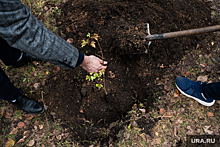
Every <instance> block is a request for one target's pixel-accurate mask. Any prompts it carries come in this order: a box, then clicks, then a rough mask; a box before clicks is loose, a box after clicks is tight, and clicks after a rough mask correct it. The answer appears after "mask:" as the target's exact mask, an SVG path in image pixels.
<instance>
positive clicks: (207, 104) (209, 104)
mask: <svg viewBox="0 0 220 147" xmlns="http://www.w3.org/2000/svg"><path fill="white" fill-rule="evenodd" d="M175 85H176V83H175ZM176 87H177V89H178V90H179V91H180V92H181V93H182V94H184V95H185V96H187V97H190V98H192V99H194V100H196V101H197V102H199V103H200V104H202V105H204V106H212V105H213V104H214V103H215V100H214V101H213V102H211V103H206V102H204V101H202V100H200V99H198V98H196V97H193V96H191V95H188V94H186V93H185V92H183V91H182V90H181V89H180V88H179V87H178V86H177V85H176Z"/></svg>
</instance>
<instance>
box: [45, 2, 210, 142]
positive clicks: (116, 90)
mask: <svg viewBox="0 0 220 147" xmlns="http://www.w3.org/2000/svg"><path fill="white" fill-rule="evenodd" d="M62 11H63V12H64V13H63V14H62V17H61V19H60V20H58V22H61V25H60V26H59V27H61V28H62V32H63V33H64V34H66V37H65V39H68V38H73V40H74V43H73V45H74V46H75V47H77V48H78V49H79V51H80V52H82V53H84V54H87V55H91V54H93V55H100V56H101V54H100V50H99V48H98V45H97V43H96V46H97V48H92V47H91V46H88V45H87V46H85V47H83V48H82V47H81V40H83V39H86V35H87V33H89V32H90V33H91V34H93V33H98V34H99V36H100V39H99V42H100V45H101V47H102V50H103V54H104V58H105V60H107V61H108V68H107V70H106V76H105V77H106V78H105V81H106V85H105V86H106V90H107V93H108V94H107V95H106V94H105V91H104V90H103V89H101V90H98V89H97V88H96V87H95V83H93V82H88V81H86V80H85V77H86V74H87V73H86V71H84V70H82V69H81V68H80V67H77V68H76V69H75V70H62V71H61V72H60V73H59V74H57V75H56V76H54V77H52V78H50V80H49V81H48V82H47V83H46V86H45V87H44V88H45V89H44V91H45V92H46V94H45V96H44V100H45V103H46V105H49V109H50V110H51V111H54V112H55V113H57V114H58V115H59V117H60V118H61V119H62V120H64V121H65V122H67V124H68V125H69V126H71V127H72V129H73V131H74V132H75V136H74V137H75V139H76V137H77V138H78V139H79V140H96V139H98V138H99V139H105V138H107V137H108V135H109V134H108V133H107V135H103V134H104V133H102V132H105V131H106V130H105V129H104V130H103V129H101V130H100V128H108V125H109V124H110V123H111V122H114V121H117V120H120V119H124V116H125V115H126V114H127V112H128V111H130V110H131V107H132V105H133V104H134V103H140V102H142V103H143V104H144V105H145V109H146V110H147V112H148V111H149V107H153V102H154V99H155V97H156V96H158V95H156V92H158V91H160V92H162V91H163V87H159V86H157V85H156V84H155V80H156V78H157V77H162V75H163V74H164V72H165V70H167V69H169V65H171V64H173V63H176V62H177V61H178V60H180V59H181V58H182V57H183V55H184V53H185V50H193V49H195V47H196V45H197V43H200V44H204V45H203V46H205V43H204V42H207V40H209V39H210V38H211V37H212V35H210V34H203V35H196V36H190V37H189V36H188V37H179V38H174V39H169V40H159V41H153V42H152V44H151V46H150V48H148V46H147V44H148V41H146V40H144V37H145V36H146V35H147V31H146V30H147V29H146V23H149V24H150V30H151V34H157V33H165V32H173V31H179V30H187V29H193V28H200V27H206V26H210V25H214V22H212V20H211V18H210V14H211V10H210V7H209V3H206V2H201V1H200V0H184V1H182V0H177V1H176V0H162V1H161V0H135V1H134V0H129V1H128V0H103V1H98V0H92V1H91V0H83V1H81V0H69V1H68V2H66V3H65V4H64V5H63V6H62ZM59 24H60V23H59ZM146 50H147V54H146V53H145V51H146ZM161 67H163V68H161ZM109 71H112V72H113V73H114V74H115V78H112V79H111V78H108V72H109ZM80 108H81V109H83V113H80ZM93 123H94V125H93V126H91V124H93ZM139 125H141V127H142V128H145V129H144V130H145V131H149V130H150V128H152V124H149V123H144V121H143V120H142V123H141V124H139ZM119 130H120V127H115V128H113V129H111V131H110V134H111V133H113V134H117V131H119ZM98 132H99V133H98Z"/></svg>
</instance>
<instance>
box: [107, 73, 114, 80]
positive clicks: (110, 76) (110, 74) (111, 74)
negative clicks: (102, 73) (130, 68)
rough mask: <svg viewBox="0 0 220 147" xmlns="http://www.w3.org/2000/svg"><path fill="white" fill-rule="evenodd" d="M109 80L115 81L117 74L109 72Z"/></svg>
mask: <svg viewBox="0 0 220 147" xmlns="http://www.w3.org/2000/svg"><path fill="white" fill-rule="evenodd" d="M108 78H110V79H113V78H115V74H114V73H113V72H112V71H109V72H108Z"/></svg>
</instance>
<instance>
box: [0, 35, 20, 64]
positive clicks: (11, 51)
mask: <svg viewBox="0 0 220 147" xmlns="http://www.w3.org/2000/svg"><path fill="white" fill-rule="evenodd" d="M20 56H21V51H20V50H18V49H15V48H13V47H11V46H9V45H8V43H7V42H6V41H5V40H4V39H2V38H0V59H1V60H2V62H3V63H4V64H5V65H6V66H9V65H12V64H14V63H15V62H16V61H17V60H18V59H19V58H20Z"/></svg>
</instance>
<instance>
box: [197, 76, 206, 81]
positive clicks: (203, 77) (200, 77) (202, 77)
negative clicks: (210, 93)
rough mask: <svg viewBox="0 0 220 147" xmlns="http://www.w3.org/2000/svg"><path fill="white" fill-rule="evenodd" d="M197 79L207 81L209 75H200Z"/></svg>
mask: <svg viewBox="0 0 220 147" xmlns="http://www.w3.org/2000/svg"><path fill="white" fill-rule="evenodd" d="M197 81H201V82H207V81H208V75H206V76H199V77H198V78H197Z"/></svg>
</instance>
